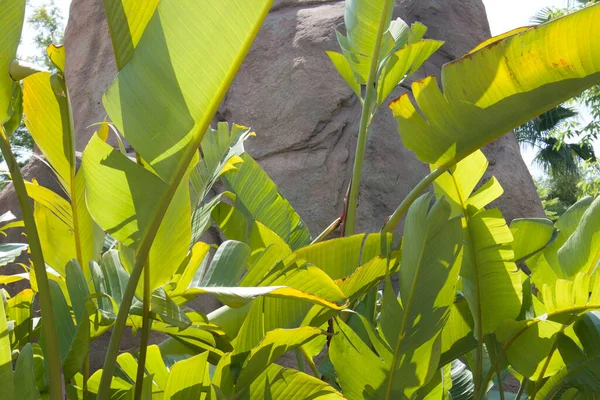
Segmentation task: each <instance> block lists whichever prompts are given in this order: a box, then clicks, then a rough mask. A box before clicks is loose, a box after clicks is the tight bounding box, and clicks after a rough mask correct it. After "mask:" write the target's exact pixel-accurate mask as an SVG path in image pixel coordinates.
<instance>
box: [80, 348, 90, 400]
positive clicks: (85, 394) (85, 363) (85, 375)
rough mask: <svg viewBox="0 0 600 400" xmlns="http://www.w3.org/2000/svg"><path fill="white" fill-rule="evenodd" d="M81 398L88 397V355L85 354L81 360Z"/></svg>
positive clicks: (84, 399)
mask: <svg viewBox="0 0 600 400" xmlns="http://www.w3.org/2000/svg"><path fill="white" fill-rule="evenodd" d="M82 375H83V400H87V399H88V397H89V396H88V379H90V356H89V354H88V355H87V356H85V360H83V372H82Z"/></svg>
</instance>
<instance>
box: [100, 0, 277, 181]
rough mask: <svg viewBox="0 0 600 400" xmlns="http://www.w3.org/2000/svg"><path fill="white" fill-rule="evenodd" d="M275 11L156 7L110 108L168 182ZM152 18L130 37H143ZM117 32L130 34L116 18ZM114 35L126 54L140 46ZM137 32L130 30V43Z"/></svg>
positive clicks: (176, 3) (265, 5) (188, 0)
mask: <svg viewBox="0 0 600 400" xmlns="http://www.w3.org/2000/svg"><path fill="white" fill-rule="evenodd" d="M118 3H120V2H115V4H114V6H115V7H116V8H117V9H118V8H121V11H120V13H121V15H122V14H123V13H125V15H127V17H128V21H130V16H134V15H137V13H134V11H137V10H135V9H134V8H131V12H129V11H127V10H125V8H124V7H123V5H126V4H123V5H121V4H118ZM127 3H129V4H138V5H139V4H141V3H142V2H140V1H137V2H136V1H128V2H127ZM154 3H155V2H154V1H153V2H146V4H148V5H149V7H150V6H151V5H152V4H154ZM105 4H106V3H105ZM270 4H271V1H269V0H260V1H254V2H251V3H249V2H245V1H239V0H238V1H227V2H223V1H217V0H211V1H204V2H203V3H202V7H198V3H197V1H195V0H162V1H160V2H159V3H158V6H156V10H155V12H154V14H153V15H152V17H151V18H150V19H149V21H148V22H147V25H146V29H145V31H144V33H143V35H141V38H140V39H139V42H138V43H137V46H135V50H134V51H133V54H131V57H129V60H128V61H127V62H126V63H125V64H124V65H123V66H122V68H121V70H120V72H119V75H118V76H117V78H116V79H115V81H114V82H113V84H112V86H111V87H110V88H109V90H108V92H107V93H106V94H105V96H104V105H105V108H106V110H107V112H108V115H109V116H110V118H111V120H112V121H113V123H114V124H115V126H116V127H117V128H118V129H119V131H120V132H121V133H122V134H123V135H124V136H125V139H127V141H128V142H129V143H130V144H131V145H132V146H133V147H134V149H135V150H136V151H137V152H138V153H139V154H140V155H141V157H142V158H143V159H144V160H146V161H147V162H148V163H149V164H150V165H151V166H152V168H153V169H154V170H155V171H156V172H157V173H158V175H159V176H161V177H162V178H163V179H164V180H165V181H166V182H169V183H170V181H171V180H172V179H173V178H174V174H175V172H176V171H178V170H181V166H180V165H179V164H181V163H182V162H184V161H186V162H187V160H185V157H183V155H184V154H185V152H186V150H187V149H186V148H187V146H188V145H191V144H192V142H194V143H196V142H197V141H198V139H199V138H201V137H202V135H204V133H205V131H206V128H207V126H208V125H209V123H210V121H211V119H212V117H213V115H214V113H215V112H216V110H217V108H218V107H219V105H220V104H221V100H222V99H223V97H224V95H225V92H226V90H227V88H228V87H229V85H230V83H231V81H232V80H233V77H234V75H235V73H236V71H237V69H238V68H239V66H240V64H241V61H242V59H243V57H244V56H245V54H246V52H247V51H248V49H249V48H250V44H251V43H252V41H253V39H254V37H255V36H256V34H257V33H258V29H259V28H260V22H261V21H262V20H263V19H264V17H265V16H266V14H267V12H268V11H269V8H270ZM132 7H134V6H132ZM146 11H147V9H144V10H143V12H142V13H140V16H139V18H140V21H141V22H139V23H136V24H135V25H129V27H130V29H131V28H135V29H136V32H137V29H142V26H143V20H144V19H145V18H147V16H146V14H145V12H146ZM110 12H112V11H110V9H109V13H110ZM117 16H118V14H117ZM120 18H121V22H123V20H122V18H123V17H122V16H121V17H120ZM113 25H114V26H118V27H125V26H128V25H127V24H123V23H119V21H118V19H117V18H115V19H114V22H113ZM111 32H112V37H113V42H115V41H117V42H118V43H121V42H124V43H125V44H124V46H126V47H132V44H133V43H134V42H135V40H130V41H129V43H126V42H127V34H126V33H125V34H121V33H119V32H117V30H116V29H114V28H113V29H112V31H111ZM136 32H132V31H131V30H130V36H131V37H132V39H135V38H136V37H137V34H134V33H136ZM119 51H120V50H119ZM124 53H126V52H124ZM123 61H124V60H123V59H121V63H122V62H123ZM199 77H202V79H199ZM196 145H199V143H196ZM185 167H187V166H184V168H185Z"/></svg>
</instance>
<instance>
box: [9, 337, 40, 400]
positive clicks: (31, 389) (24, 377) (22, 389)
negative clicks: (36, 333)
mask: <svg viewBox="0 0 600 400" xmlns="http://www.w3.org/2000/svg"><path fill="white" fill-rule="evenodd" d="M14 382H15V394H16V396H18V397H17V398H18V399H19V400H38V399H39V398H40V393H39V392H38V389H37V387H36V382H35V371H34V359H33V348H32V347H31V344H29V343H28V344H27V345H26V346H25V347H23V349H22V350H21V352H20V353H19V357H18V358H17V365H16V366H15V374H14Z"/></svg>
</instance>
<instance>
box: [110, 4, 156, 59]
mask: <svg viewBox="0 0 600 400" xmlns="http://www.w3.org/2000/svg"><path fill="white" fill-rule="evenodd" d="M103 1H104V9H105V11H106V19H107V21H108V29H109V30H110V38H111V40H112V44H113V50H114V53H115V60H116V61H117V68H118V69H119V70H121V68H123V66H124V65H125V64H126V63H127V61H129V58H130V57H131V55H132V54H133V50H134V49H135V47H136V46H137V44H138V43H139V41H140V38H141V37H142V34H143V33H144V30H145V29H146V25H147V24H148V21H150V18H151V17H152V14H153V13H154V10H156V6H157V5H158V3H159V1H160V0H150V1H138V0H103Z"/></svg>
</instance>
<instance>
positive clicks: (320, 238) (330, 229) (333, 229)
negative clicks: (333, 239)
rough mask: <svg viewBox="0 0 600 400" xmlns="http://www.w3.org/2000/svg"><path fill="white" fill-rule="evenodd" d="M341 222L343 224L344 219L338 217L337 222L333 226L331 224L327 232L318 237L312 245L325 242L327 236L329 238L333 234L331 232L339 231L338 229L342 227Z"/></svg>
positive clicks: (326, 229)
mask: <svg viewBox="0 0 600 400" xmlns="http://www.w3.org/2000/svg"><path fill="white" fill-rule="evenodd" d="M341 222H342V217H337V218H336V219H335V221H333V222H332V223H331V224H329V226H328V227H327V228H325V230H324V231H323V232H321V233H319V236H317V237H316V238H315V240H313V241H312V242H311V243H310V244H315V243H319V242H322V241H323V240H325V239H327V236H329V235H330V234H331V232H333V231H335V230H336V229H337V227H338V226H340V223H341Z"/></svg>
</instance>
